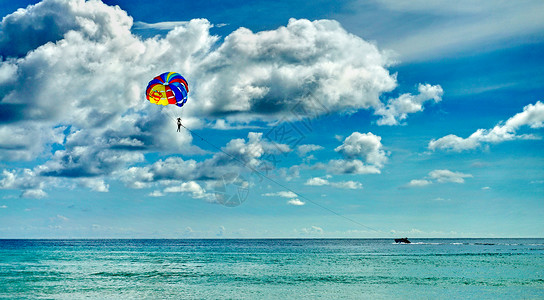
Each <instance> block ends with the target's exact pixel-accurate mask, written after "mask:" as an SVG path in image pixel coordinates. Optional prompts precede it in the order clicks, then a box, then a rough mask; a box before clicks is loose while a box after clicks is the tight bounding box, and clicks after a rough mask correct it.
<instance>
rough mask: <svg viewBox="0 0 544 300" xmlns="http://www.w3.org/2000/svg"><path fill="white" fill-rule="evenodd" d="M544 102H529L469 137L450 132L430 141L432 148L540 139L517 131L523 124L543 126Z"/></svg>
mask: <svg viewBox="0 0 544 300" xmlns="http://www.w3.org/2000/svg"><path fill="white" fill-rule="evenodd" d="M543 124H544V104H543V103H542V102H540V101H538V102H536V103H535V104H529V105H527V106H525V107H524V108H523V112H520V113H517V114H516V115H514V116H513V117H511V118H509V119H508V120H507V121H506V122H504V123H499V124H498V125H496V126H495V127H493V128H492V129H478V130H477V131H476V132H474V133H473V134H471V135H470V136H469V137H468V138H461V137H458V136H456V135H453V134H450V135H447V136H444V137H442V138H439V139H438V140H432V141H430V142H429V145H428V147H429V149H431V150H433V151H434V150H437V149H438V150H450V151H455V152H461V151H464V150H471V149H476V148H478V147H481V146H482V145H483V144H485V143H494V144H496V143H502V142H505V141H512V140H519V139H539V137H536V136H534V135H531V134H522V135H517V134H516V132H517V131H518V130H519V129H520V128H521V127H523V126H528V127H530V128H533V129H535V128H541V127H543V126H544V125H543Z"/></svg>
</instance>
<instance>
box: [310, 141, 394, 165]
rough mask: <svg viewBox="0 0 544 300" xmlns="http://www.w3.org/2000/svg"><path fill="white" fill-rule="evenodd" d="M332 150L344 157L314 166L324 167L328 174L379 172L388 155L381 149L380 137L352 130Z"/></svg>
mask: <svg viewBox="0 0 544 300" xmlns="http://www.w3.org/2000/svg"><path fill="white" fill-rule="evenodd" d="M334 151H336V152H338V153H340V154H342V156H343V157H344V159H333V160H330V161H329V162H328V163H327V164H323V163H317V164H315V165H314V167H315V168H317V169H326V170H327V172H328V173H330V174H380V173H381V171H380V170H381V168H383V166H384V164H385V163H386V162H387V156H388V153H387V152H386V151H385V150H383V145H382V143H381V137H380V136H377V135H374V134H373V133H371V132H369V133H359V132H353V133H352V134H351V135H350V136H349V137H347V138H346V139H345V140H344V142H343V143H342V145H340V146H338V147H337V148H336V149H334ZM363 160H364V162H363Z"/></svg>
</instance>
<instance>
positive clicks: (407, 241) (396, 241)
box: [395, 238, 411, 244]
mask: <svg viewBox="0 0 544 300" xmlns="http://www.w3.org/2000/svg"><path fill="white" fill-rule="evenodd" d="M395 243H401V244H410V243H411V242H410V241H409V240H408V238H403V239H395Z"/></svg>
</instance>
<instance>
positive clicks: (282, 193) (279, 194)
mask: <svg viewBox="0 0 544 300" xmlns="http://www.w3.org/2000/svg"><path fill="white" fill-rule="evenodd" d="M263 196H266V197H276V196H277V197H283V198H296V197H297V194H295V193H293V192H291V191H279V192H277V193H266V194H263Z"/></svg>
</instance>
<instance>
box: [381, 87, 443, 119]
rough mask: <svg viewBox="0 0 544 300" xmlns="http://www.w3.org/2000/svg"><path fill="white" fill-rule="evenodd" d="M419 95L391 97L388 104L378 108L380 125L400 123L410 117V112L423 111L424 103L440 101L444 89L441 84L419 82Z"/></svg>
mask: <svg viewBox="0 0 544 300" xmlns="http://www.w3.org/2000/svg"><path fill="white" fill-rule="evenodd" d="M418 92H419V94H417V95H412V94H402V95H400V96H399V97H398V98H395V99H390V100H389V101H388V103H387V105H383V106H381V107H379V108H378V109H377V110H376V115H380V116H382V118H381V119H379V120H378V125H399V124H400V122H401V121H403V120H405V119H406V118H407V117H408V114H412V113H416V112H420V111H423V104H424V103H425V102H427V101H431V100H432V101H434V102H440V101H441V100H442V95H443V94H444V91H443V90H442V87H441V86H439V85H430V84H419V86H418Z"/></svg>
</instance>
